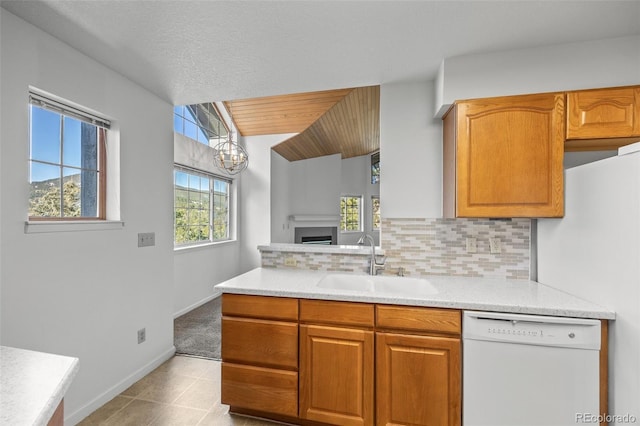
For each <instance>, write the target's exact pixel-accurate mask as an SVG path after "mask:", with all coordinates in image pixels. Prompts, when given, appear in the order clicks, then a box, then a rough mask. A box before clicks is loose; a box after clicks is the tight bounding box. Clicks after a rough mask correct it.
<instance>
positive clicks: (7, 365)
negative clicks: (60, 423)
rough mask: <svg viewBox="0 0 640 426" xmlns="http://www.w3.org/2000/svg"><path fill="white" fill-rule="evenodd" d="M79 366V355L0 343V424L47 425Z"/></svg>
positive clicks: (15, 425) (20, 425)
mask: <svg viewBox="0 0 640 426" xmlns="http://www.w3.org/2000/svg"><path fill="white" fill-rule="evenodd" d="M78 368H79V367H78V358H72V357H67V356H61V355H53V354H47V353H43V352H35V351H29V350H25V349H17V348H11V347H8V346H0V424H2V425H11V426H22V425H25V426H27V425H28V426H32V425H46V424H47V423H48V422H49V419H50V418H51V416H52V415H53V413H54V412H55V410H56V408H58V405H59V404H60V401H62V398H63V397H64V395H65V394H66V392H67V390H68V389H69V386H70V385H71V382H72V381H73V378H74V377H75V375H76V373H77V372H78Z"/></svg>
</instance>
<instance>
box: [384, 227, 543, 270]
mask: <svg viewBox="0 0 640 426" xmlns="http://www.w3.org/2000/svg"><path fill="white" fill-rule="evenodd" d="M381 234H382V236H381V238H382V241H381V245H382V247H383V248H384V250H385V253H386V255H387V262H386V263H387V269H392V270H393V269H397V268H399V267H402V268H404V270H405V271H406V273H407V275H412V276H420V275H462V276H470V277H487V278H507V279H529V269H530V263H531V256H530V252H531V250H530V242H531V220H530V219H507V220H501V219H497V220H490V219H422V218H420V219H383V220H382V233H381ZM467 238H475V241H476V252H475V253H468V252H467V244H466V242H467ZM490 238H496V239H498V240H499V243H500V253H491V250H490V246H489V239H490Z"/></svg>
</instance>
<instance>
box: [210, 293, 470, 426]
mask: <svg viewBox="0 0 640 426" xmlns="http://www.w3.org/2000/svg"><path fill="white" fill-rule="evenodd" d="M222 313H223V318H222V359H223V363H222V403H223V404H227V405H230V406H231V408H230V409H231V411H232V412H237V413H244V414H252V415H257V416H261V417H265V418H270V419H274V420H280V421H285V422H289V423H294V424H301V425H322V424H329V425H341V426H351V425H353V426H372V425H414V426H420V425H425V426H427V425H428V426H460V425H461V412H462V410H461V373H460V369H461V344H460V332H461V317H460V311H458V310H454V309H434V308H422V307H407V306H394V305H376V304H370V303H352V302H335V301H324V300H307V299H300V300H298V299H293V298H279V297H263V296H244V295H232V294H224V295H223V300H222Z"/></svg>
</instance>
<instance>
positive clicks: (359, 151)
mask: <svg viewBox="0 0 640 426" xmlns="http://www.w3.org/2000/svg"><path fill="white" fill-rule="evenodd" d="M225 106H226V107H227V110H228V111H229V113H230V115H231V117H232V118H233V121H234V123H235V125H236V127H237V128H238V131H239V132H240V134H241V135H243V136H256V135H268V134H278V133H298V134H297V135H296V136H293V137H292V138H290V139H287V140H286V141H284V142H282V143H280V144H278V145H276V146H275V147H273V150H274V151H276V152H277V153H278V154H280V155H281V156H283V157H284V158H286V159H287V160H289V161H296V160H304V159H308V158H315V157H321V156H324V155H331V154H342V158H350V157H357V156H360V155H365V154H369V153H371V152H374V151H376V150H378V149H380V119H379V117H380V86H369V87H358V88H352V89H340V90H328V91H321V92H309V93H298V94H293V95H282V96H269V97H263V98H254V99H242V100H236V101H227V102H225Z"/></svg>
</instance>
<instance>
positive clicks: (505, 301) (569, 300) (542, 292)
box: [215, 268, 616, 320]
mask: <svg viewBox="0 0 640 426" xmlns="http://www.w3.org/2000/svg"><path fill="white" fill-rule="evenodd" d="M332 273H334V272H326V271H308V270H296V269H293V270H291V269H280V268H256V269H253V270H251V271H249V272H246V273H244V274H242V275H239V276H237V277H234V278H231V279H230V280H228V281H225V282H223V283H221V284H218V285H216V286H215V288H216V290H219V291H221V292H222V293H233V294H247V295H259V296H275V297H293V298H301V299H316V300H320V299H322V300H335V301H348V302H365V303H381V304H394V305H404V306H422V307H434V308H450V309H469V310H480V311H487V312H505V313H519V314H533V315H549V316H561V317H574V318H596V319H606V320H614V319H615V317H616V315H615V312H612V311H610V310H608V309H606V308H604V307H602V306H599V305H597V304H595V303H592V302H590V301H587V300H584V299H581V298H579V297H576V296H573V295H571V294H569V293H566V292H563V291H561V290H558V289H555V288H553V287H551V286H548V285H545V284H541V283H537V282H535V281H527V280H522V281H514V280H500V279H491V278H470V277H455V276H429V277H423V278H426V279H428V280H430V281H432V282H433V284H434V285H435V286H436V287H437V288H438V289H439V292H438V293H437V294H435V295H433V296H424V297H420V298H418V297H416V298H412V297H407V296H406V295H405V296H402V295H401V296H396V295H393V294H389V293H377V294H374V293H368V292H361V291H350V290H336V289H329V288H320V287H317V286H316V284H317V283H318V282H319V281H320V280H321V279H322V278H323V277H325V276H326V275H328V274H332ZM353 275H356V274H353Z"/></svg>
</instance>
